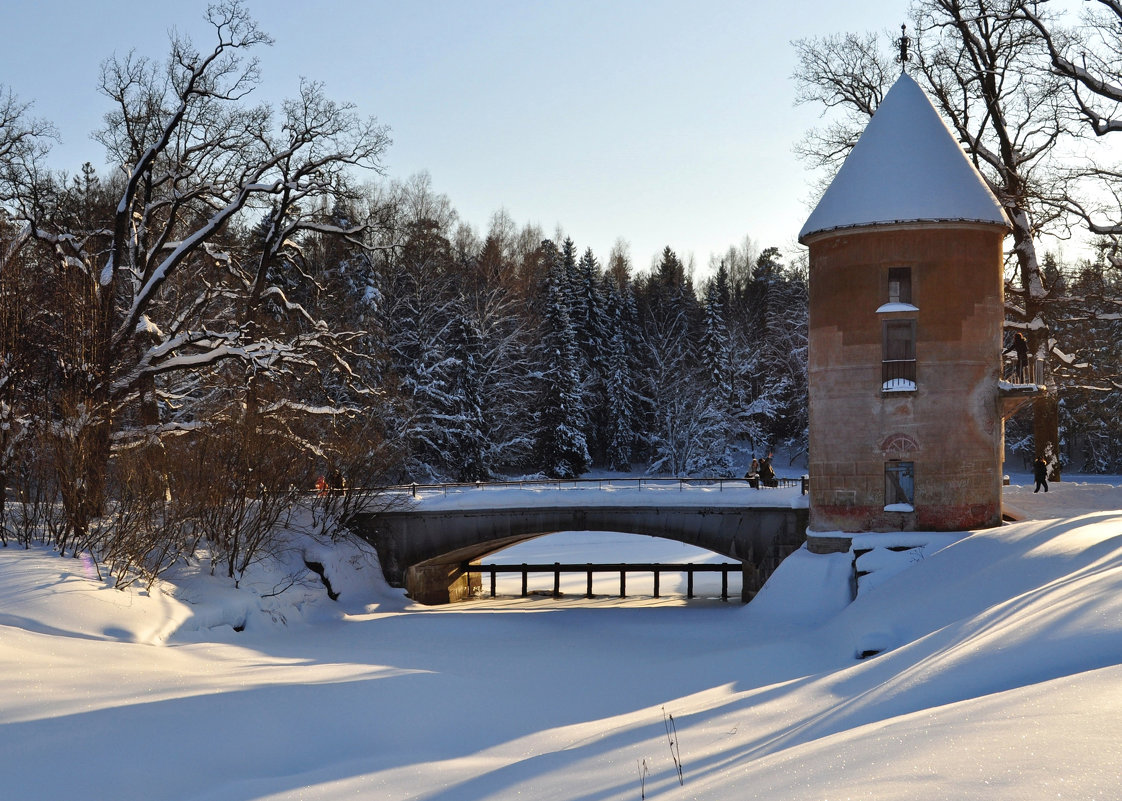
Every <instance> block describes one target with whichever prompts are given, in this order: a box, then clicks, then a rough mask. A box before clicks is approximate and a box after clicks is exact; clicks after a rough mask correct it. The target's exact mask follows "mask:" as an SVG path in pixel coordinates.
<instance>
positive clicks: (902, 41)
mask: <svg viewBox="0 0 1122 801" xmlns="http://www.w3.org/2000/svg"><path fill="white" fill-rule="evenodd" d="M911 43H912V40H911V39H909V38H908V26H907V25H901V26H900V38H899V39H897V40H896V44H898V45H899V46H900V55H898V56H896V60H897V61H899V62H900V72H904V71H905V70H907V68H908V45H910V44H911Z"/></svg>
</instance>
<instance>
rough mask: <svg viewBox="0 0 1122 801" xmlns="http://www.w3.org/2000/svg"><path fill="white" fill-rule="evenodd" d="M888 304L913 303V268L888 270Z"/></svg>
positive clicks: (892, 268)
mask: <svg viewBox="0 0 1122 801" xmlns="http://www.w3.org/2000/svg"><path fill="white" fill-rule="evenodd" d="M888 302H889V303H911V302H912V268H911V267H889V268H888Z"/></svg>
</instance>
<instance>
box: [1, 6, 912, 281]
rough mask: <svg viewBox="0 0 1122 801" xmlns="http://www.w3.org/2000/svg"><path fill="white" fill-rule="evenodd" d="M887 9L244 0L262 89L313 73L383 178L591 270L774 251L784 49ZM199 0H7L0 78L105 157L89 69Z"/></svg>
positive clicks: (797, 189)
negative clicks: (551, 238)
mask: <svg viewBox="0 0 1122 801" xmlns="http://www.w3.org/2000/svg"><path fill="white" fill-rule="evenodd" d="M906 6H907V2H906V0H866V2H862V3H840V2H832V0H819V1H818V2H814V1H812V0H786V1H785V2H775V1H774V0H771V1H769V2H762V1H760V0H688V1H687V0H681V1H676V2H671V1H670V0H566V1H565V2H561V0H461V1H460V2H452V1H451V0H431V1H430V0H412V1H410V0H396V1H395V2H383V1H382V0H369V1H367V2H363V1H362V0H321V1H320V2H316V3H310V2H301V3H297V2H291V1H290V0H269V1H266V0H251V2H250V4H249V8H250V9H251V11H252V12H253V14H254V16H255V17H256V18H257V19H258V21H259V23H260V24H261V27H262V28H263V29H264V30H265V31H267V32H268V33H269V34H271V35H272V36H273V37H274V38H275V40H276V43H275V44H274V45H273V46H272V47H271V48H267V49H262V50H261V51H260V52H259V55H260V58H261V63H262V72H263V82H262V87H261V89H260V91H259V96H260V97H261V98H262V99H267V100H272V101H276V100H279V99H280V98H283V97H286V96H290V95H293V94H295V90H296V87H297V84H298V80H299V78H300V76H306V77H308V78H312V79H315V80H321V81H323V82H325V84H326V86H327V92H328V94H329V95H330V96H331V97H333V98H334V99H336V100H349V101H352V102H354V103H355V104H357V106H358V107H359V109H360V111H361V112H362V113H363V114H365V115H371V114H372V115H375V116H377V117H378V119H379V121H381V122H383V123H385V124H387V125H389V126H390V128H391V129H392V136H393V140H394V143H393V146H392V147H391V148H390V150H389V151H388V153H387V154H386V159H385V162H386V167H387V172H388V174H389V175H390V176H391V177H395V178H407V177H409V176H410V175H412V174H414V173H417V172H419V171H428V172H429V174H430V175H431V177H432V184H433V187H434V189H435V190H436V191H438V192H442V193H444V194H447V195H448V196H449V197H450V199H451V201H452V204H453V206H454V207H455V208H456V209H457V210H458V211H459V213H460V215H461V218H462V219H463V220H464V221H466V222H468V223H470V224H471V225H473V226H474V227H475V228H476V230H477V231H479V232H480V233H481V234H482V233H485V231H486V228H487V224H488V221H489V219H490V217H491V215H492V214H493V213H494V212H495V211H496V210H498V209H500V208H503V209H506V211H507V213H508V214H509V215H510V216H511V218H512V219H513V220H514V221H515V223H516V224H518V225H519V226H521V225H522V224H523V223H526V222H533V223H537V224H539V225H541V226H542V227H543V229H544V230H545V233H546V234H547V235H553V233H554V231H555V229H556V227H557V226H559V225H560V226H562V227H563V228H564V231H565V233H566V234H568V235H569V236H571V237H572V238H573V240H574V241H575V242H576V244H577V246H578V247H579V248H580V249H581V250H583V249H584V248H585V247H591V248H592V249H593V252H594V253H595V254H596V255H597V257H598V258H599V259H600V260H601V262H605V261H606V260H607V257H608V252H609V250H610V248H611V246H612V244H613V242H614V241H615V240H616V239H617V238H620V237H622V238H623V239H625V240H627V241H628V242H629V243H630V246H631V256H632V261H633V264H634V265H635V266H636V267H637V268H640V269H643V268H646V267H647V266H649V264H650V261H651V259H652V257H654V256H656V255H657V254H658V253H659V252H661V250H662V248H663V247H664V246H666V245H669V246H670V247H672V248H674V249H675V250H676V251H677V252H678V254H679V255H680V256H682V257H683V258H687V257H689V256H690V255H691V254H692V255H693V257H694V259H695V261H696V263H697V266H698V267H699V268H704V267H705V266H706V265H707V263H708V261H709V256H710V254H711V253H721V252H723V251H725V250H726V249H727V248H728V246H729V245H732V244H737V243H740V242H742V241H743V239H744V237H745V236H746V235H747V236H751V237H752V239H753V240H754V241H755V242H756V243H757V244H758V245H759V246H761V247H763V246H768V245H776V246H778V247H781V248H784V249H787V248H789V247H792V246H794V238H795V235H796V234H797V232H798V230H799V228H800V227H801V226H802V224H803V222H804V221H805V219H806V217H807V215H808V214H809V211H810V209H809V208H808V206H807V202H808V200H809V196H810V194H811V191H812V190H811V188H810V187H811V176H810V174H809V173H807V172H806V171H805V170H804V168H803V166H802V165H801V164H800V163H799V162H798V161H797V160H796V159H795V157H794V155H793V153H792V150H791V147H792V144H793V142H794V141H796V140H797V139H798V138H799V136H800V135H801V134H802V133H803V131H804V130H805V129H806V128H807V127H808V126H810V125H813V124H815V122H816V120H817V114H818V111H819V110H818V109H811V108H808V107H800V108H795V107H794V105H793V97H794V82H793V81H792V80H791V73H792V71H793V69H794V50H793V48H792V47H791V44H790V43H791V41H792V40H794V39H797V38H801V37H809V36H821V35H826V34H830V33H835V32H844V31H850V30H852V31H865V30H886V31H887V30H893V31H894V30H898V28H899V25H900V23H901V22H904V21H906ZM205 7H206V3H205V2H201V1H200V0H178V2H166V1H165V0H149V1H148V2H139V1H138V0H99V2H96V3H78V2H73V0H37V2H33V3H23V2H16V0H5V3H4V9H3V14H2V16H0V19H2V20H3V23H4V27H5V29H6V30H7V32H8V35H6V36H5V37H4V44H3V46H2V47H0V82H3V83H5V84H7V85H8V86H9V87H10V88H11V89H12V90H13V91H14V92H15V93H16V94H17V95H18V96H19V97H20V98H21V99H22V100H25V101H27V100H30V101H34V103H35V107H34V112H35V114H36V115H37V116H40V117H45V118H47V119H50V120H52V121H53V122H54V123H55V124H56V126H57V127H58V128H59V130H60V132H61V134H62V137H63V143H62V145H60V146H58V147H56V148H55V151H54V155H53V156H52V159H51V162H52V164H53V166H55V167H56V168H57V169H66V170H68V171H70V172H74V171H75V170H76V169H77V168H78V167H79V166H80V165H81V164H82V163H83V162H84V161H91V162H93V163H94V164H95V165H96V166H99V167H100V165H101V164H102V163H103V161H102V151H101V147H100V145H98V144H96V143H95V142H93V141H92V140H91V139H90V138H89V135H90V133H91V132H92V131H93V130H95V129H96V128H97V127H99V125H100V124H101V118H102V115H103V114H104V113H105V111H106V110H107V103H106V100H105V99H104V98H103V97H102V96H101V95H99V94H98V93H97V91H96V83H97V75H98V69H99V65H100V63H101V62H102V61H103V60H104V59H105V58H107V57H108V56H110V55H112V54H114V53H116V54H118V55H123V54H125V53H127V52H128V51H129V50H130V49H135V50H136V51H137V53H139V54H142V55H147V56H151V57H153V58H157V59H162V58H163V57H164V56H165V55H166V53H167V34H168V31H169V30H170V29H171V28H172V27H175V28H177V29H178V30H179V31H181V32H184V33H188V34H190V35H191V36H192V37H193V38H194V39H195V41H196V44H198V45H200V46H203V45H207V44H209V42H210V39H209V33H208V31H207V29H206V26H205V24H204V23H203V22H202V16H203V11H204V9H205Z"/></svg>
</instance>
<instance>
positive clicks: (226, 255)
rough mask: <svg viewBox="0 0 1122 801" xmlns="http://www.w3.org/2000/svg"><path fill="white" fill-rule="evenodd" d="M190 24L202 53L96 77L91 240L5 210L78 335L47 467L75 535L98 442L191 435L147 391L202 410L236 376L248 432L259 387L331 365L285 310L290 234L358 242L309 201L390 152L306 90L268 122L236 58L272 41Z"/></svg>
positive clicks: (215, 12)
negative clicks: (100, 155) (247, 229)
mask: <svg viewBox="0 0 1122 801" xmlns="http://www.w3.org/2000/svg"><path fill="white" fill-rule="evenodd" d="M206 18H207V21H208V22H209V23H210V25H211V27H212V29H213V33H214V44H213V47H212V48H211V49H209V50H207V49H199V48H196V47H195V46H194V45H193V44H192V43H191V41H190V40H188V39H185V38H181V37H173V39H172V41H171V48H170V55H169V58H168V60H167V62H166V64H160V63H157V62H154V61H150V60H148V59H146V58H143V57H139V56H137V55H136V54H134V53H130V54H128V55H127V56H125V57H123V58H112V59H110V60H108V61H107V62H105V64H104V66H103V69H102V74H101V82H100V87H101V91H102V93H103V94H104V95H105V96H106V97H107V98H109V100H110V102H111V104H112V107H111V110H110V111H109V113H108V114H107V115H106V125H105V127H104V128H103V129H102V130H101V131H100V132H99V133H98V134H97V138H98V140H99V141H100V142H101V143H102V144H103V145H104V146H105V147H106V150H107V152H108V154H109V157H110V158H111V159H112V160H113V162H114V163H116V164H118V165H120V171H121V177H120V181H119V182H118V183H117V186H118V190H117V193H116V198H115V203H114V204H113V206H112V208H111V210H110V212H109V214H108V218H107V219H106V221H105V225H104V226H101V227H98V226H87V227H86V228H84V229H83V230H79V231H76V230H74V229H73V228H72V227H70V226H67V225H64V224H61V223H62V222H63V221H62V220H60V218H59V216H58V215H57V214H56V213H55V209H54V208H52V207H51V206H50V205H49V204H48V203H47V202H46V201H45V200H44V198H47V197H49V195H50V193H49V192H46V191H44V190H42V189H40V188H38V187H37V186H32V185H27V186H26V187H25V189H26V190H27V191H25V192H23V193H21V194H20V197H18V198H17V199H15V200H14V201H13V203H14V205H15V212H14V213H15V214H16V216H18V217H20V218H22V220H23V221H25V222H26V223H27V225H28V227H29V230H30V233H31V236H32V237H33V238H34V239H35V240H36V241H38V242H39V243H41V244H42V245H45V246H46V247H48V248H49V249H50V250H51V251H52V252H53V254H54V259H55V263H54V267H53V269H54V271H55V273H56V275H57V276H58V277H59V278H60V279H62V281H63V283H65V284H66V285H67V286H68V287H69V288H70V290H71V298H72V301H71V304H70V305H71V308H70V309H68V311H69V312H71V319H73V320H75V321H80V322H75V324H74V325H73V329H72V331H71V333H72V334H73V338H74V341H73V342H71V343H68V344H67V345H65V348H69V350H70V351H73V352H71V353H69V355H68V359H69V361H68V363H67V369H66V370H64V374H63V376H62V383H63V388H62V391H61V392H60V394H59V398H60V403H59V409H58V412H57V414H58V417H59V421H60V422H59V425H58V426H57V431H58V437H57V442H58V449H59V452H60V454H61V460H60V463H65V464H66V465H67V467H68V469H69V470H71V471H72V472H73V475H71V476H68V477H67V479H68V480H65V481H63V482H62V486H63V494H64V500H65V501H66V504H67V508H68V511H69V513H70V518H71V523H72V525H73V527H74V528H75V530H76V531H78V532H79V533H81V532H84V530H85V529H86V527H87V526H88V523H89V521H90V519H91V518H93V517H94V516H96V515H97V514H99V513H100V511H101V507H102V499H103V497H104V480H105V478H104V477H105V475H106V473H107V471H106V469H105V467H106V464H107V462H108V460H109V458H110V453H111V446H112V443H113V442H114V441H117V442H120V441H122V439H127V438H128V437H130V436H134V435H141V436H149V437H151V436H155V437H161V436H164V435H167V434H169V433H175V432H177V431H182V430H187V429H190V428H192V427H197V425H198V420H197V418H196V419H195V420H193V421H186V422H185V421H178V420H165V419H163V417H162V414H161V410H163V409H165V408H170V407H173V406H174V405H175V404H169V403H166V402H165V401H166V400H167V399H168V397H169V396H168V395H167V394H164V395H162V396H161V390H160V387H161V385H162V386H164V387H165V388H166V387H168V386H170V385H172V384H175V385H176V392H185V391H194V392H196V393H200V392H203V393H205V392H207V391H208V390H207V389H206V384H207V382H206V379H205V375H207V374H214V373H215V371H217V370H219V369H221V367H222V365H223V364H226V363H234V364H240V365H243V366H244V371H245V372H244V373H243V375H244V374H248V376H249V378H248V380H243V384H242V386H243V388H244V398H243V401H244V408H245V420H246V421H247V423H248V424H249V425H251V426H252V425H255V424H256V423H257V421H258V420H260V418H261V416H262V415H263V414H265V412H266V405H265V403H264V402H263V401H262V399H261V392H260V383H261V381H262V380H264V377H267V376H269V375H272V374H275V373H277V372H278V371H281V370H285V369H288V368H292V367H295V366H304V367H307V368H310V367H311V365H312V363H313V359H312V358H311V354H313V353H315V352H320V351H327V352H331V351H333V349H335V346H336V345H337V343H338V342H339V340H340V332H336V331H332V330H331V329H330V328H329V327H328V326H327V325H326V323H324V322H322V321H321V320H319V319H317V318H316V317H315V316H314V315H313V314H312V313H311V312H309V311H308V310H307V309H305V308H304V307H302V306H301V305H300V304H298V303H295V302H292V301H291V300H290V299H289V298H288V296H287V294H286V292H285V289H284V283H283V280H282V276H283V277H284V278H285V279H290V278H291V277H292V275H293V274H296V275H300V274H301V260H300V255H299V237H300V235H301V233H302V232H307V231H316V232H319V233H323V234H332V235H337V236H341V237H356V236H357V234H358V232H359V227H358V226H339V225H336V224H334V223H332V222H331V221H330V220H328V219H327V215H326V214H324V213H322V210H323V209H324V207H325V204H324V203H322V202H321V201H323V200H324V199H332V198H340V197H346V196H349V193H350V189H349V185H348V182H349V174H350V171H351V170H352V169H353V168H367V169H374V170H378V169H379V168H380V162H379V159H380V156H381V154H382V153H383V151H384V149H385V148H386V146H387V145H388V142H389V139H388V134H387V131H386V129H385V128H384V127H383V126H380V125H378V124H377V123H376V121H374V120H373V119H362V118H360V117H359V116H358V115H357V114H356V113H355V111H354V109H353V108H352V107H350V106H348V105H341V104H337V103H334V102H333V101H331V100H329V99H328V98H326V97H325V95H324V93H323V88H322V86H321V85H319V84H316V83H311V82H307V83H304V84H303V85H302V86H301V87H300V92H299V95H298V96H297V97H296V98H295V99H293V100H290V101H288V102H286V103H284V104H283V106H282V108H281V110H280V114H279V119H276V118H275V116H274V113H273V111H272V109H270V108H269V107H268V106H265V105H250V104H249V102H248V99H249V96H250V94H251V93H252V91H253V89H254V88H255V86H256V84H257V82H258V78H259V76H258V66H257V62H256V60H255V59H252V58H250V57H249V56H248V54H249V52H250V51H251V50H252V49H253V48H255V47H258V46H261V45H266V44H269V43H270V42H271V40H270V39H269V37H268V36H267V35H266V34H265V33H264V32H262V31H261V30H260V29H259V28H258V27H257V24H256V22H255V21H254V20H253V19H252V18H251V17H250V16H249V13H248V11H247V9H246V8H245V5H244V3H242V2H241V0H226V1H225V2H221V3H218V4H216V5H213V6H211V7H210V9H209V10H208V11H207V15H206ZM327 207H328V208H329V207H330V204H327ZM254 211H256V213H258V214H262V213H264V214H266V215H267V220H268V224H267V225H266V226H265V227H264V229H263V235H262V236H261V237H260V239H259V241H257V242H256V243H255V247H253V248H251V249H249V250H245V249H239V248H238V247H237V243H236V241H235V240H234V239H233V238H232V237H231V232H232V231H233V230H235V229H236V226H237V225H238V224H239V222H240V221H241V220H242V219H243V218H244V216H245V214H246V213H249V212H254ZM302 277H307V276H302ZM74 313H76V314H77V317H74V316H73V314H74ZM282 320H283V321H284V322H283V324H282V322H281V321H282ZM266 323H269V324H266ZM344 338H345V337H344ZM340 364H342V362H340ZM341 369H344V370H345V366H342V367H341ZM189 386H190V387H193V389H189ZM270 403H272V404H273V405H272V407H271V408H272V409H274V410H275V409H280V408H289V409H291V408H292V407H291V406H287V405H285V404H283V403H281V402H280V399H278V398H276V397H273V398H270ZM304 408H305V410H307V407H304ZM329 411H337V410H329Z"/></svg>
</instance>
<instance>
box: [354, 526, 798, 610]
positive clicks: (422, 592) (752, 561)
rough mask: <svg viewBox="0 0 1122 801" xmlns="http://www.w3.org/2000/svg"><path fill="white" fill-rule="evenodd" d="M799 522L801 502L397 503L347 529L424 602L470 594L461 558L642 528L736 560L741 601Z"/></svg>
mask: <svg viewBox="0 0 1122 801" xmlns="http://www.w3.org/2000/svg"><path fill="white" fill-rule="evenodd" d="M806 523H807V510H806V509H792V508H783V507H755V508H748V507H720V506H716V507H714V506H680V505H675V506H657V505H650V506H637V505H631V506H599V507H598V506H579V507H573V506H550V507H531V508H496V509H458V510H447V509H446V510H440V511H425V510H423V509H413V510H408V511H400V510H399V511H389V512H381V513H376V514H369V515H363V516H360V517H358V518H357V519H356V521H355V525H354V528H355V530H356V531H357V533H359V534H360V535H361V536H363V537H364V538H365V539H367V540H368V541H369V542H371V543H372V544H373V545H374V547H375V549H376V550H377V552H378V557H379V560H380V561H381V564H382V572H383V573H384V574H385V576H386V580H387V581H388V582H389V583H390V585H391V586H395V587H404V588H406V590H407V591H408V593H409V595H410V597H411V598H413V599H414V600H416V601H418V602H420V603H424V604H441V603H448V602H450V601H456V600H460V599H462V598H465V597H468V596H469V595H470V594H471V592H472V591H473V589H475V588H476V585H477V584H478V581H479V578H478V576H475V577H474V578H473V577H472V576H471V574H468V573H466V572H465V571H464V570H463V564H464V563H467V562H478V561H479V560H480V559H482V558H483V557H485V556H487V555H488V554H491V553H494V552H496V551H499V550H502V549H503V548H506V547H509V546H511V545H514V544H516V543H518V542H523V541H525V540H529V539H533V538H534V537H538V536H541V535H543V534H552V533H556V532H559V531H616V532H621V533H627V534H645V535H650V536H655V537H662V538H664V539H669V540H676V541H678V542H683V543H686V544H688V545H695V546H698V547H700V548H704V549H706V550H709V551H713V552H715V553H718V554H721V555H722V556H725V557H727V558H729V559H734V560H737V561H739V562H740V563H741V564H742V565H743V573H744V576H743V579H744V580H743V583H742V586H743V588H744V589H743V594H744V600H745V601H747V600H749V599H750V598H751V596H752V595H754V594H755V593H756V592H757V591H758V590H759V588H760V587H762V586H763V582H764V581H765V580H766V579H767V577H768V576H769V575H771V572H772V571H773V570H774V569H775V567H776V566H778V564H779V562H780V561H782V560H783V558H784V557H785V556H787V554H789V553H791V552H792V551H794V550H795V549H796V548H798V547H799V546H800V545H801V544H802V542H803V541H805V538H806ZM473 581H474V582H475V585H473Z"/></svg>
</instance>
